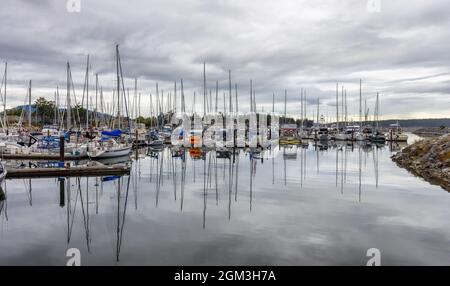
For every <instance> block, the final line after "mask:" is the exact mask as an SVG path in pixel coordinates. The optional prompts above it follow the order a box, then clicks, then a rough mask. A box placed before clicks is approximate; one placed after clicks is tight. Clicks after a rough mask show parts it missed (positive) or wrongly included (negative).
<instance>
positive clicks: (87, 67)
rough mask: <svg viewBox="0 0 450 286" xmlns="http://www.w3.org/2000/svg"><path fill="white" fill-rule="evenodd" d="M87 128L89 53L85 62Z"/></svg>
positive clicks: (87, 124) (87, 120) (87, 113)
mask: <svg viewBox="0 0 450 286" xmlns="http://www.w3.org/2000/svg"><path fill="white" fill-rule="evenodd" d="M88 128H89V55H88V56H87V64H86V129H88Z"/></svg>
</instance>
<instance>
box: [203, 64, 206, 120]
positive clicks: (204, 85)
mask: <svg viewBox="0 0 450 286" xmlns="http://www.w3.org/2000/svg"><path fill="white" fill-rule="evenodd" d="M205 116H206V63H205V62H203V117H205Z"/></svg>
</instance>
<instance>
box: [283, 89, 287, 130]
mask: <svg viewBox="0 0 450 286" xmlns="http://www.w3.org/2000/svg"><path fill="white" fill-rule="evenodd" d="M286 99H287V90H286V89H285V90H284V122H283V123H284V124H286V119H287V118H286V116H287V114H286Z"/></svg>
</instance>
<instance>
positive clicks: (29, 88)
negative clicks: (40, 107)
mask: <svg viewBox="0 0 450 286" xmlns="http://www.w3.org/2000/svg"><path fill="white" fill-rule="evenodd" d="M28 128H29V130H30V131H31V80H30V84H29V85H28Z"/></svg>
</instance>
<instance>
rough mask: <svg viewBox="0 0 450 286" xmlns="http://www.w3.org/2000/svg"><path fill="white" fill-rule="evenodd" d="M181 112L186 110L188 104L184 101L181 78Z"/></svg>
mask: <svg viewBox="0 0 450 286" xmlns="http://www.w3.org/2000/svg"><path fill="white" fill-rule="evenodd" d="M216 108H217V107H216ZM181 112H186V105H185V102H184V88H183V79H181Z"/></svg>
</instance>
